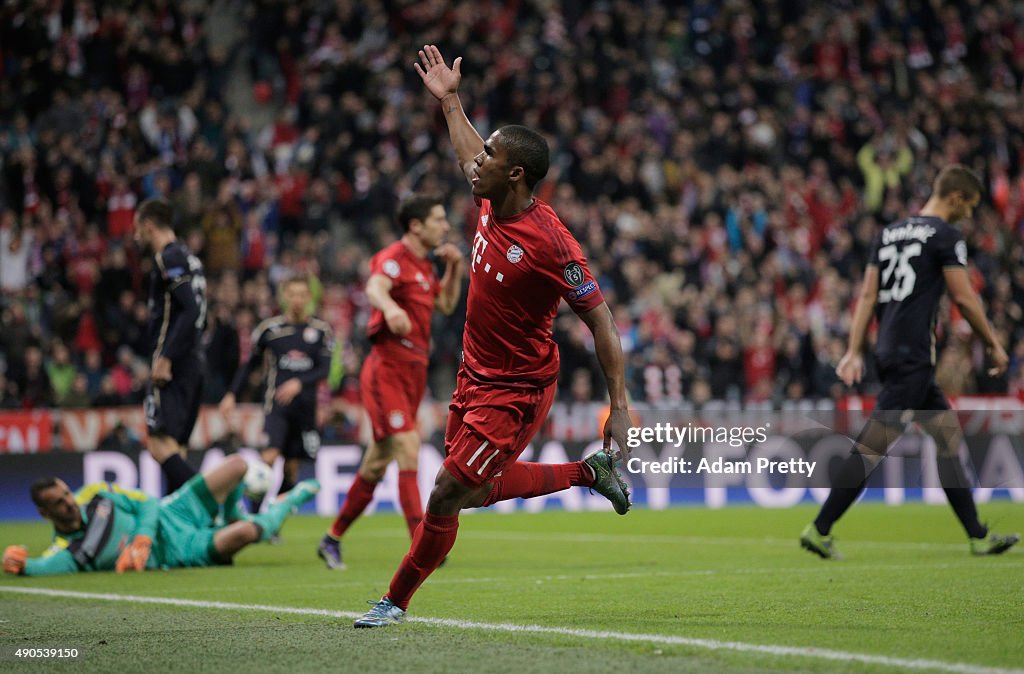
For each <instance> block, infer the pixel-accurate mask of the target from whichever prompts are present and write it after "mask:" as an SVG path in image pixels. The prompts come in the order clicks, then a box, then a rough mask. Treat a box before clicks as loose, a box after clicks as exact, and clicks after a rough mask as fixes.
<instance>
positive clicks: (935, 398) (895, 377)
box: [872, 363, 950, 423]
mask: <svg viewBox="0 0 1024 674" xmlns="http://www.w3.org/2000/svg"><path fill="white" fill-rule="evenodd" d="M878 377H879V379H880V380H881V382H882V391H881V392H880V393H879V394H878V398H877V399H876V400H875V410H876V414H873V415H872V416H873V417H875V418H877V419H879V420H881V421H886V422H889V423H895V421H893V419H895V418H896V417H895V416H894V415H893V414H878V413H884V412H902V411H904V410H913V411H915V412H927V411H941V410H948V409H950V407H949V401H948V400H946V395H945V394H944V393H943V392H942V389H940V388H939V386H938V384H936V383H935V368H934V367H933V366H931V365H923V366H922V365H915V366H906V365H885V364H883V363H879V364H878ZM922 416H928V415H922Z"/></svg>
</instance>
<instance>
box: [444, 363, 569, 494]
mask: <svg viewBox="0 0 1024 674" xmlns="http://www.w3.org/2000/svg"><path fill="white" fill-rule="evenodd" d="M555 389H556V384H555V383H554V382H553V383H551V384H549V385H547V386H543V387H533V386H516V385H509V384H501V383H493V384H491V383H482V382H479V381H474V380H473V379H470V378H469V376H468V375H467V374H466V371H465V369H464V368H459V377H458V386H457V387H456V389H455V395H453V396H452V404H451V405H450V406H449V407H448V427H447V428H446V429H445V434H444V448H445V454H446V457H445V460H444V464H443V465H444V468H445V470H447V471H448V472H449V473H451V474H452V475H454V476H455V477H456V478H457V479H458V480H459V482H461V483H462V484H464V485H466V486H467V487H479V486H481V485H483V484H486V483H488V482H490V481H491V480H493V479H494V477H495V476H496V475H497V474H498V473H500V472H501V471H502V470H504V469H505V468H507V467H508V466H510V465H511V464H513V463H515V461H516V459H518V458H519V455H520V454H522V453H523V450H524V449H526V445H528V444H530V440H532V439H533V436H535V435H536V434H537V431H539V430H540V427H541V426H542V425H543V424H544V422H545V421H546V420H547V418H548V411H549V410H550V409H551V403H553V402H554V400H555Z"/></svg>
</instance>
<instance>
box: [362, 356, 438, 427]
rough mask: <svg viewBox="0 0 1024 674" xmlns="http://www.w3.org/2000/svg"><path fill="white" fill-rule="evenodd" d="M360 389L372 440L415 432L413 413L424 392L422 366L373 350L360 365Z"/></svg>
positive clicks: (423, 367)
mask: <svg viewBox="0 0 1024 674" xmlns="http://www.w3.org/2000/svg"><path fill="white" fill-rule="evenodd" d="M359 387H360V390H361V392H362V395H361V397H362V400H363V408H364V409H365V410H366V414H367V415H368V416H369V417H370V426H371V427H372V428H373V439H374V440H376V441H377V442H380V441H381V440H383V439H384V438H387V437H389V436H392V435H394V434H395V433H404V432H407V431H415V430H416V413H417V412H418V411H419V409H420V401H421V400H423V393H424V392H425V391H426V389H427V366H426V364H425V363H417V362H414V361H401V360H395V359H391V358H388V356H387V355H382V354H381V353H379V352H378V350H377V349H373V350H371V351H370V355H369V356H368V357H367V358H366V361H365V362H364V363H363V370H362V372H361V373H360V375H359Z"/></svg>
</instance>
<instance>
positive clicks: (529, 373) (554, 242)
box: [462, 199, 604, 385]
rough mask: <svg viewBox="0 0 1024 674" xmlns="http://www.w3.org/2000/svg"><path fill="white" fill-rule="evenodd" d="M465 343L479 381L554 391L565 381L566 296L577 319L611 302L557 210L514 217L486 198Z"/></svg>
mask: <svg viewBox="0 0 1024 674" xmlns="http://www.w3.org/2000/svg"><path fill="white" fill-rule="evenodd" d="M469 267H470V274H469V299H468V304H467V308H466V330H465V335H464V337H463V340H462V348H463V352H464V358H465V365H466V368H467V369H468V370H469V371H470V374H471V375H476V376H478V377H482V378H485V379H487V380H492V381H508V382H529V383H532V384H535V385H547V384H549V383H551V382H553V381H555V379H557V378H558V347H556V346H555V343H554V341H553V340H552V339H551V325H552V323H553V322H554V319H555V314H557V313H558V303H559V302H560V301H561V300H562V298H565V299H566V301H568V302H569V306H570V307H572V309H573V310H574V311H576V312H577V313H582V312H586V311H590V310H591V309H593V308H594V307H596V306H598V305H600V304H601V303H602V302H604V296H603V295H602V294H601V289H600V288H599V287H598V285H597V282H596V281H595V280H594V277H593V276H592V275H591V273H590V270H589V269H588V268H587V259H586V258H585V257H584V256H583V251H582V249H581V248H580V244H579V243H578V242H577V241H576V239H575V238H573V236H572V234H570V233H569V230H568V229H567V228H566V226H565V225H564V224H562V221H561V220H559V219H558V216H557V215H556V214H555V211H554V210H553V209H552V208H551V207H550V206H548V205H547V204H546V203H544V202H543V201H541V200H539V199H536V200H534V203H533V205H532V206H530V207H529V208H527V209H526V210H525V211H523V212H522V213H519V214H517V215H515V216H514V217H511V218H498V217H496V216H495V215H494V214H493V213H492V212H491V203H490V202H489V201H487V200H486V199H485V200H482V201H481V204H480V218H479V220H478V221H477V227H476V235H475V236H474V238H473V253H472V255H471V256H470V265H469Z"/></svg>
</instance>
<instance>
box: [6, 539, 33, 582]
mask: <svg viewBox="0 0 1024 674" xmlns="http://www.w3.org/2000/svg"><path fill="white" fill-rule="evenodd" d="M26 560H28V548H26V547H25V546H24V545H8V546H7V548H6V549H5V550H4V573H13V574H14V575H15V576H19V575H21V574H22V573H24V572H25V561H26Z"/></svg>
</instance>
